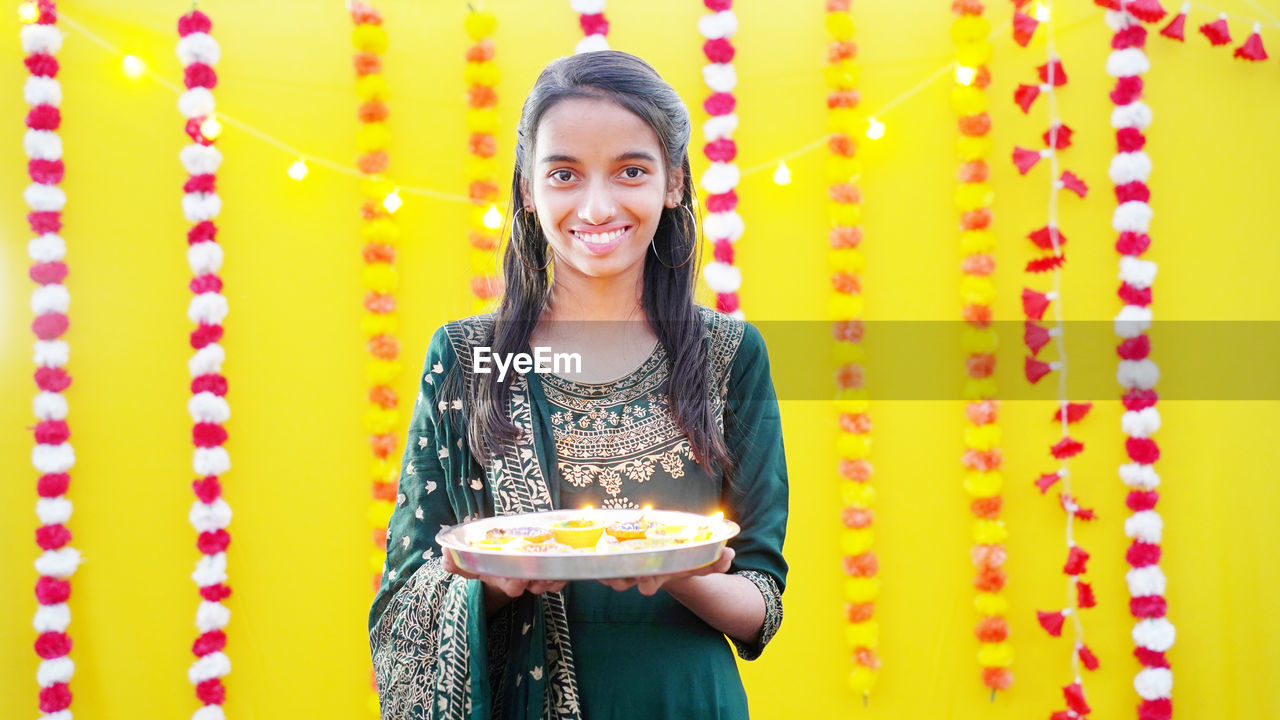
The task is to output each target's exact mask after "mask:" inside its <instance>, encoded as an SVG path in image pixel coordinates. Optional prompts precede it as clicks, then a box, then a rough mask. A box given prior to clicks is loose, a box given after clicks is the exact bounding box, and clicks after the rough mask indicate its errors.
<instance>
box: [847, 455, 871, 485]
mask: <svg viewBox="0 0 1280 720" xmlns="http://www.w3.org/2000/svg"><path fill="white" fill-rule="evenodd" d="M840 477H842V478H845V479H846V480H852V481H854V482H866V481H868V480H870V479H871V463H869V462H867V461H866V460H862V459H858V460H850V459H848V458H840Z"/></svg>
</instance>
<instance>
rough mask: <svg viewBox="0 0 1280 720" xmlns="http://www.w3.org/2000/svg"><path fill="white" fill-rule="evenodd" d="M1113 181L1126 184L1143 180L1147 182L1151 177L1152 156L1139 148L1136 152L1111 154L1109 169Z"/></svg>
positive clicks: (1117, 183) (1108, 172)
mask: <svg viewBox="0 0 1280 720" xmlns="http://www.w3.org/2000/svg"><path fill="white" fill-rule="evenodd" d="M1107 174H1108V175H1110V176H1111V182H1113V183H1115V184H1116V185H1124V184H1125V183H1131V182H1136V181H1139V180H1141V181H1142V182H1146V181H1147V178H1149V177H1151V156H1150V155H1148V154H1146V153H1145V152H1143V151H1142V150H1137V151H1135V152H1122V153H1116V154H1115V155H1112V156H1111V166H1110V167H1109V168H1108V169H1107Z"/></svg>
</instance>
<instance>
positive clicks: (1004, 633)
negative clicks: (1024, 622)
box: [974, 617, 1009, 643]
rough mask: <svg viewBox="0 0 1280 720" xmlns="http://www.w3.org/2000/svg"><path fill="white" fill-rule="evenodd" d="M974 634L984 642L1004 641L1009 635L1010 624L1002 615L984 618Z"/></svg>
mask: <svg viewBox="0 0 1280 720" xmlns="http://www.w3.org/2000/svg"><path fill="white" fill-rule="evenodd" d="M974 634H975V635H977V636H978V639H979V640H981V641H982V642H984V643H998V642H1004V641H1005V638H1007V637H1009V624H1008V623H1006V622H1005V621H1004V618H1002V617H989V618H983V619H982V620H980V621H979V622H978V626H977V627H976V628H974Z"/></svg>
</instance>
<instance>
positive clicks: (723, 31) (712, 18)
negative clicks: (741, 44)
mask: <svg viewBox="0 0 1280 720" xmlns="http://www.w3.org/2000/svg"><path fill="white" fill-rule="evenodd" d="M698 32H699V33H701V34H702V37H704V38H707V39H708V40H715V39H717V38H729V37H733V35H734V33H736V32H738V16H737V15H734V14H733V11H732V10H721V11H720V12H717V13H711V14H710V15H703V16H702V17H700V18H698Z"/></svg>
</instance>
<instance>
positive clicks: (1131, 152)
mask: <svg viewBox="0 0 1280 720" xmlns="http://www.w3.org/2000/svg"><path fill="white" fill-rule="evenodd" d="M1159 19H1160V17H1159V16H1157V15H1154V14H1148V15H1145V16H1144V15H1140V14H1138V13H1137V12H1136V9H1135V8H1125V9H1121V10H1112V11H1109V12H1108V13H1107V24H1108V25H1109V26H1110V27H1111V29H1112V30H1113V31H1114V32H1115V34H1114V35H1113V37H1112V41H1111V47H1112V52H1111V55H1110V56H1109V57H1108V58H1107V67H1106V70H1107V74H1108V75H1111V76H1112V77H1114V78H1116V85H1115V89H1114V90H1112V92H1111V101H1112V102H1113V103H1114V104H1115V109H1114V110H1112V113H1111V126H1112V127H1113V128H1115V130H1116V154H1115V155H1114V156H1113V157H1112V159H1111V167H1110V176H1111V182H1112V183H1113V184H1114V185H1115V193H1116V202H1117V203H1118V204H1117V207H1116V209H1115V212H1114V214H1113V215H1112V221H1111V224H1112V227H1113V228H1114V229H1115V230H1116V231H1117V232H1118V233H1119V238H1118V239H1117V241H1116V251H1117V252H1118V253H1119V254H1120V281H1121V283H1120V289H1119V296H1120V300H1121V301H1122V302H1123V303H1124V306H1123V307H1122V308H1121V309H1120V312H1119V313H1118V314H1117V315H1116V318H1115V331H1116V334H1117V335H1118V336H1120V337H1121V338H1122V340H1121V342H1120V344H1119V346H1118V347H1117V348H1116V352H1117V354H1118V355H1119V356H1120V361H1119V367H1118V368H1117V370H1116V379H1117V380H1118V381H1119V382H1120V385H1121V386H1122V387H1124V389H1125V392H1124V395H1123V397H1122V400H1123V403H1124V408H1125V412H1124V414H1123V415H1122V416H1121V421H1120V423H1121V428H1122V430H1123V432H1124V434H1125V435H1126V436H1127V437H1126V438H1125V452H1126V453H1127V454H1128V456H1129V460H1130V462H1129V463H1126V464H1124V465H1122V466H1120V478H1121V480H1122V481H1123V482H1124V484H1125V485H1127V486H1128V487H1129V488H1130V491H1129V495H1128V497H1127V498H1126V503H1125V504H1126V505H1127V506H1128V508H1129V510H1130V511H1131V513H1132V514H1130V515H1129V517H1128V518H1127V519H1125V523H1124V529H1125V535H1127V536H1128V537H1130V538H1132V539H1133V543H1132V544H1131V545H1130V546H1129V549H1128V551H1127V552H1126V553H1125V559H1126V560H1127V561H1128V563H1129V565H1130V570H1129V571H1128V572H1127V573H1126V574H1125V580H1126V581H1127V585H1128V587H1129V596H1130V599H1129V612H1130V614H1131V615H1133V617H1134V621H1135V623H1134V627H1133V641H1134V644H1135V645H1136V647H1135V649H1134V655H1135V656H1136V657H1137V659H1138V662H1140V663H1141V664H1142V666H1143V668H1142V670H1140V671H1139V672H1138V673H1137V675H1136V676H1135V677H1134V680H1133V685H1134V689H1135V690H1137V692H1138V695H1139V697H1141V698H1142V702H1141V703H1140V704H1139V705H1138V707H1137V714H1138V718H1139V720H1169V718H1170V717H1172V715H1173V700H1172V690H1173V672H1172V670H1171V668H1170V666H1169V661H1168V659H1167V658H1166V657H1165V653H1166V652H1167V651H1168V650H1169V648H1171V647H1172V646H1173V641H1174V637H1175V631H1174V627H1173V624H1172V623H1170V622H1169V620H1168V619H1167V618H1166V617H1165V615H1166V612H1167V610H1168V603H1167V601H1166V599H1165V585H1166V580H1165V576H1164V573H1163V572H1162V571H1161V569H1160V541H1161V535H1162V531H1163V527H1164V521H1163V520H1162V519H1161V517H1160V514H1159V512H1157V511H1156V502H1157V501H1158V500H1159V497H1160V496H1159V494H1158V493H1157V492H1156V488H1157V487H1159V485H1160V476H1159V475H1158V474H1157V473H1156V469H1155V463H1156V461H1157V460H1159V458H1160V448H1159V446H1158V445H1157V444H1156V441H1155V440H1154V439H1152V437H1151V436H1152V435H1153V434H1154V433H1155V432H1156V431H1157V430H1159V429H1160V413H1159V411H1158V410H1157V409H1156V401H1157V399H1158V397H1157V394H1156V390H1155V385H1156V382H1157V381H1158V380H1159V378H1160V370H1159V368H1158V367H1157V366H1156V364H1155V362H1153V361H1152V360H1151V358H1150V354H1151V340H1150V338H1149V337H1148V335H1147V334H1146V331H1147V329H1148V328H1149V327H1150V326H1151V321H1152V312H1151V286H1152V284H1153V283H1154V281H1155V276H1156V264H1155V263H1154V262H1151V261H1150V260H1143V259H1142V255H1143V253H1145V252H1146V250H1147V248H1149V247H1150V245H1151V237H1150V236H1149V235H1148V234H1147V232H1148V230H1149V229H1150V225H1151V217H1152V211H1151V205H1150V201H1151V191H1150V188H1148V186H1147V180H1148V178H1149V177H1150V175H1151V158H1150V157H1149V156H1148V155H1147V154H1146V152H1144V151H1143V146H1144V145H1145V144H1146V136H1145V135H1144V131H1145V130H1146V128H1147V127H1148V126H1149V125H1150V124H1151V108H1149V107H1148V106H1147V105H1146V103H1144V102H1142V99H1141V97H1142V85H1143V83H1142V75H1143V73H1145V72H1146V71H1147V70H1148V69H1149V68H1150V61H1149V60H1148V59H1147V56H1146V53H1145V52H1144V47H1145V46H1146V37H1147V30H1146V28H1144V27H1143V26H1142V24H1141V23H1142V22H1156V21H1157V20H1159Z"/></svg>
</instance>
